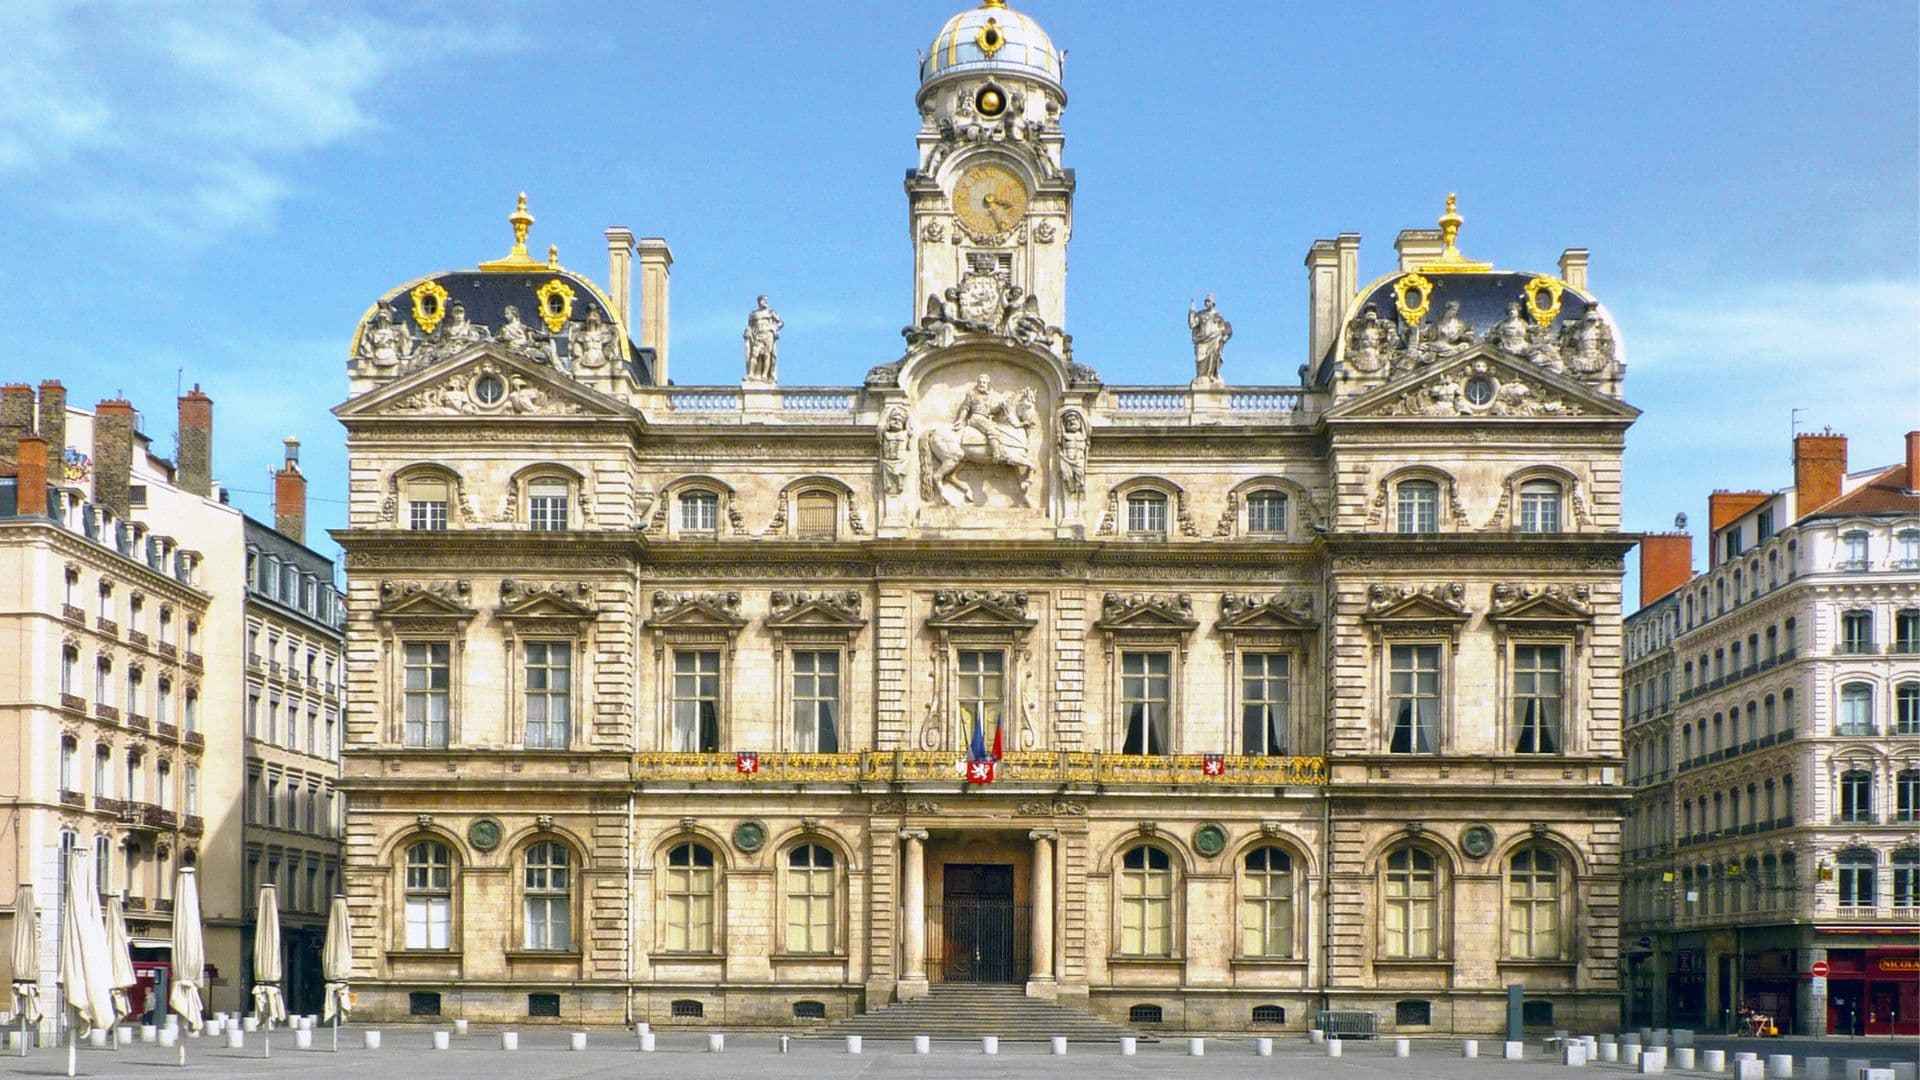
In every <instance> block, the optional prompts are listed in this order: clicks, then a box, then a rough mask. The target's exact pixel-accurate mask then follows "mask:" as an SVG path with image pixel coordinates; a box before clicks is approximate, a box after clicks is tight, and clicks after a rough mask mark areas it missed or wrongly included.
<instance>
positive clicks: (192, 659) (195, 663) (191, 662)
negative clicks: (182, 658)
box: [187, 651, 207, 671]
mask: <svg viewBox="0 0 1920 1080" xmlns="http://www.w3.org/2000/svg"><path fill="white" fill-rule="evenodd" d="M187 666H188V667H190V668H192V669H193V670H195V671H199V670H201V669H203V668H205V667H206V666H207V662H206V661H205V660H202V659H200V654H199V653H197V652H192V651H189V652H188V653H187Z"/></svg>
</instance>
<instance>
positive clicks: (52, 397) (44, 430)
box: [40, 379, 67, 487]
mask: <svg viewBox="0 0 1920 1080" xmlns="http://www.w3.org/2000/svg"><path fill="white" fill-rule="evenodd" d="M40 437H41V438H43V439H45V440H47V470H48V472H47V482H48V483H50V484H52V485H53V486H54V487H61V486H63V485H64V484H66V482H67V388H66V387H64V386H62V385H60V380H59V379H43V380H41V382H40Z"/></svg>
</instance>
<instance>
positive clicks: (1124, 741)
mask: <svg viewBox="0 0 1920 1080" xmlns="http://www.w3.org/2000/svg"><path fill="white" fill-rule="evenodd" d="M1198 625H1199V624H1198V622H1197V620H1195V618H1194V617H1193V600H1192V598H1191V597H1190V596H1189V595H1187V594H1186V593H1128V594H1120V593H1108V594H1106V596H1104V597H1103V598H1102V600H1101V617H1100V620H1099V621H1098V622H1096V623H1095V624H1094V627H1095V629H1096V630H1098V631H1100V632H1101V634H1102V635H1103V636H1104V637H1105V638H1106V645H1107V647H1106V664H1107V671H1108V673H1109V674H1108V688H1107V693H1108V701H1109V709H1110V712H1109V715H1111V716H1112V717H1113V718H1114V720H1113V723H1114V730H1113V732H1112V734H1111V739H1112V742H1111V743H1110V745H1112V746H1113V747H1114V749H1115V750H1117V751H1118V752H1119V753H1122V754H1141V755H1162V754H1174V753H1178V752H1179V744H1180V732H1179V730H1178V729H1179V723H1178V718H1179V717H1180V715H1181V711H1182V710H1183V709H1184V708H1185V702H1183V701H1182V700H1181V699H1180V694H1179V688H1180V685H1181V676H1182V670H1183V668H1184V667H1185V664H1186V652H1187V642H1188V638H1189V636H1190V635H1191V634H1192V632H1193V630H1194V628H1195V627H1196V626H1198Z"/></svg>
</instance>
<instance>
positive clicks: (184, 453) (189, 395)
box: [173, 383, 213, 499]
mask: <svg viewBox="0 0 1920 1080" xmlns="http://www.w3.org/2000/svg"><path fill="white" fill-rule="evenodd" d="M179 458H180V459H179V460H178V461H176V462H174V473H173V482H174V483H175V484H177V485H179V487H180V490H182V491H189V492H192V493H193V494H195V495H198V496H200V497H201V498H203V499H206V498H212V496H213V399H212V398H210V397H208V396H207V395H205V394H203V393H201V392H200V384H199V383H194V384H193V389H191V390H189V391H187V392H186V393H184V394H182V395H180V455H179Z"/></svg>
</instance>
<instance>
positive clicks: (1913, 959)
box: [1874, 956, 1920, 975]
mask: <svg viewBox="0 0 1920 1080" xmlns="http://www.w3.org/2000/svg"><path fill="white" fill-rule="evenodd" d="M1874 967H1875V968H1876V969H1878V970H1879V971H1881V972H1883V973H1885V974H1888V975H1906V974H1911V973H1913V972H1920V956H1882V957H1880V958H1879V959H1878V960H1876V961H1874Z"/></svg>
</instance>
